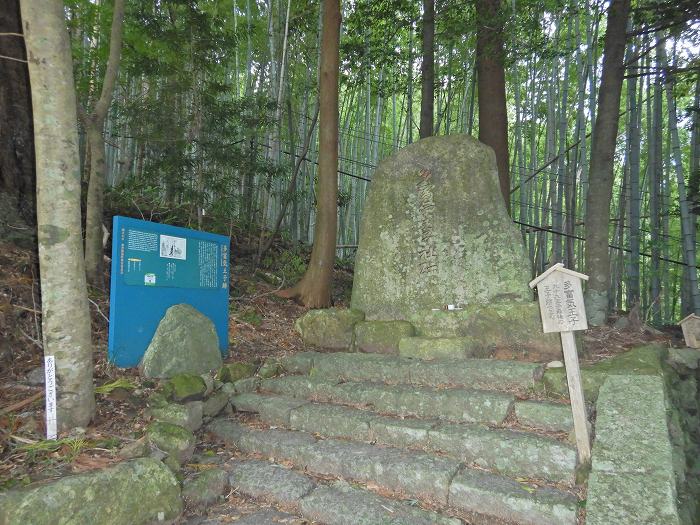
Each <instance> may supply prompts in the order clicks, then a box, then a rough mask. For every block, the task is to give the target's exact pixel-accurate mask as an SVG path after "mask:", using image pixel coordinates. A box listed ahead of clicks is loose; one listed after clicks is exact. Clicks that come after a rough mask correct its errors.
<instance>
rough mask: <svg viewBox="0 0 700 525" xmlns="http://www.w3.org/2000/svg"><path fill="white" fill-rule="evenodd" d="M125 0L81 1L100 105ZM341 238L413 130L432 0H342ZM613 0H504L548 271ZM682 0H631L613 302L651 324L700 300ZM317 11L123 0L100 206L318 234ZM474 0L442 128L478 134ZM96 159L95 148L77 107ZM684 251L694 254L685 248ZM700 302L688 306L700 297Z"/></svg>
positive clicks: (449, 60)
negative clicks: (425, 19)
mask: <svg viewBox="0 0 700 525" xmlns="http://www.w3.org/2000/svg"><path fill="white" fill-rule="evenodd" d="M112 6H113V2H107V1H106V0H97V1H93V0H90V1H88V0H71V1H70V2H69V5H68V7H67V18H68V24H69V29H70V35H71V39H72V45H73V57H74V65H75V71H76V81H77V89H78V97H79V99H80V101H81V103H82V106H83V107H86V108H90V107H94V106H95V104H96V103H97V102H98V101H99V99H100V90H101V87H102V84H103V83H104V79H105V78H107V77H106V76H105V73H106V70H107V69H108V68H107V64H108V55H109V47H110V46H109V41H110V28H111V23H112V15H113V12H112V9H113V8H112ZM342 8H343V21H342V26H341V68H340V76H341V80H340V93H339V100H340V116H339V132H340V144H339V169H338V184H339V194H338V236H337V245H338V250H337V255H338V257H341V258H344V259H348V260H351V259H352V256H353V253H354V249H355V247H356V245H357V241H358V234H359V222H360V217H361V214H362V206H363V202H364V198H365V195H366V193H367V190H368V188H369V186H370V185H371V179H372V173H373V170H374V168H375V166H376V165H377V164H378V163H379V162H380V161H381V159H382V158H384V157H386V156H388V155H390V154H391V153H392V152H394V151H396V150H397V149H399V148H401V147H403V146H405V145H407V144H409V143H411V142H413V141H416V140H418V136H419V129H418V128H419V117H420V109H421V61H422V57H421V34H422V30H423V27H422V14H423V4H422V3H421V2H418V1H417V0H354V1H348V2H343V3H342ZM607 9H608V3H607V2H605V1H602V0H600V1H594V0H586V1H582V2H573V1H550V0H539V1H530V0H528V1H515V0H514V1H513V2H507V3H503V4H501V16H502V20H501V21H502V23H503V27H504V30H503V35H504V40H505V42H504V44H505V50H506V56H505V73H506V94H507V111H508V144H509V161H510V162H509V164H510V181H511V182H510V186H511V192H510V196H511V214H512V217H513V220H514V221H516V223H517V224H518V225H519V226H520V228H521V231H522V235H523V238H524V240H525V244H526V247H527V251H528V253H529V256H530V258H531V260H532V262H533V265H534V271H535V272H536V273H539V272H541V271H542V270H543V269H544V268H546V267H547V266H548V265H549V264H551V263H553V262H556V261H563V262H564V263H565V264H566V265H567V266H568V267H570V268H573V269H578V270H581V271H582V270H583V253H584V249H585V242H586V240H585V224H584V222H585V215H586V196H587V192H588V180H589V179H588V175H589V162H590V151H591V141H592V133H593V128H594V127H593V123H594V122H595V119H596V111H597V109H598V107H597V98H598V89H599V85H600V74H601V68H602V61H603V58H604V57H603V36H604V34H605V32H606V12H607ZM692 9H693V8H692V4H691V6H690V7H688V5H685V4H684V3H683V2H681V3H680V4H678V5H675V7H674V8H673V9H669V8H668V6H666V4H664V3H662V2H651V1H648V2H645V1H643V0H640V1H639V2H633V4H632V16H631V17H630V20H629V24H628V36H627V45H626V52H625V66H626V70H625V71H626V75H625V80H624V84H623V88H622V96H621V101H620V125H619V130H618V136H617V143H616V147H615V154H614V166H615V168H614V170H615V180H614V190H613V199H612V202H611V214H610V217H609V239H610V254H611V274H612V285H611V289H610V294H609V299H610V305H609V306H610V309H611V311H615V310H629V309H631V308H633V307H635V306H637V305H638V308H639V312H640V315H641V316H642V317H644V318H645V319H646V320H647V321H650V322H653V323H655V324H661V323H671V322H677V320H678V319H679V318H681V317H682V316H683V315H684V314H685V313H687V312H689V311H694V310H695V309H696V308H697V306H699V305H700V303H699V302H698V301H700V299H698V297H697V295H698V291H697V271H696V267H695V264H696V263H695V247H696V229H697V220H696V215H695V214H696V213H697V212H698V201H699V200H700V195H699V193H700V169H699V166H700V111H699V108H700V75H699V74H698V50H699V49H700V34H699V32H698V28H700V24H699V23H698V21H697V19H696V18H695V16H694V15H695V14H694V13H692V12H691V13H690V14H689V13H688V12H687V11H688V10H690V11H692ZM320 15H321V13H320V9H319V3H318V2H316V1H315V2H307V1H306V0H303V1H302V0H168V1H153V2H151V1H148V2H127V3H126V12H125V15H124V22H123V42H124V43H123V47H122V53H121V64H120V68H119V75H118V78H117V81H116V89H115V91H114V99H113V102H112V104H111V107H110V110H109V112H108V114H107V115H106V118H105V122H104V141H105V144H106V154H105V166H106V169H105V178H106V179H105V180H106V184H107V187H108V189H107V200H106V202H107V205H108V206H112V207H114V208H115V209H122V210H123V209H124V208H128V209H130V210H131V211H132V212H133V213H135V214H141V215H143V216H144V217H145V218H147V219H148V218H151V219H156V220H160V221H170V222H176V223H179V224H184V225H190V226H194V227H200V228H202V227H206V228H208V229H213V230H218V231H221V232H224V233H227V234H231V235H232V236H233V237H234V246H235V243H236V238H238V237H242V236H244V235H248V236H254V237H256V238H257V241H256V242H255V243H252V244H253V245H254V246H253V248H252V249H254V250H256V252H257V260H258V261H259V262H260V263H261V264H264V263H265V257H266V252H267V249H268V248H269V245H270V239H271V237H272V236H274V235H276V234H281V235H282V236H284V237H286V238H288V239H289V240H291V241H293V242H295V243H311V242H312V241H313V234H314V225H315V211H314V209H315V191H314V190H315V184H316V169H317V156H318V136H317V133H318V130H317V120H318V79H317V71H318V60H319V38H320V21H321V16H320ZM476 24H477V20H476V17H475V10H474V7H473V5H472V3H471V2H462V1H456V0H442V1H438V2H437V3H436V4H435V37H434V38H435V40H434V45H435V72H434V73H435V77H434V87H435V98H434V117H433V126H434V130H433V131H434V134H450V133H469V134H474V135H477V133H478V114H479V108H478V103H477V99H478V97H477V95H478V92H477V78H476V74H475V71H476V42H475V40H476V36H475V35H476V28H475V26H476ZM83 129H84V133H83V135H82V137H83V141H82V143H83V146H84V147H83V152H82V158H83V165H84V171H85V173H86V178H87V173H88V172H89V171H90V169H89V166H90V164H91V158H90V157H91V156H92V155H94V153H93V152H92V151H91V150H92V149H93V148H91V147H88V146H87V145H88V142H89V141H88V137H87V135H88V132H89V128H88V127H87V126H83ZM688 263H690V264H688ZM694 305H695V306H694Z"/></svg>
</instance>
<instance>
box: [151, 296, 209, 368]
mask: <svg viewBox="0 0 700 525" xmlns="http://www.w3.org/2000/svg"><path fill="white" fill-rule="evenodd" d="M219 366H221V350H220V349H219V337H218V336H217V334H216V328H215V327H214V323H212V322H211V320H210V319H209V318H208V317H207V316H206V315H204V314H203V313H201V312H200V311H199V310H197V309H196V308H194V307H192V306H190V305H188V304H176V305H175V306H171V307H170V308H168V310H167V311H166V312H165V316H164V317H163V319H162V320H161V321H160V323H159V324H158V328H157V329H156V333H155V335H154V336H153V339H152V340H151V343H150V344H149V345H148V348H147V349H146V353H145V354H144V356H143V358H142V360H141V363H140V364H139V370H140V371H141V374H143V375H144V376H145V377H159V378H167V377H172V376H174V375H176V374H182V373H191V374H203V373H205V372H209V371H210V370H216V369H217V368H219Z"/></svg>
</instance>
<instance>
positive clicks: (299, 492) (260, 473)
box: [229, 459, 463, 525]
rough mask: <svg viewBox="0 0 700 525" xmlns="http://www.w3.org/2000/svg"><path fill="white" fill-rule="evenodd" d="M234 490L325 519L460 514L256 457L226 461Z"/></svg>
mask: <svg viewBox="0 0 700 525" xmlns="http://www.w3.org/2000/svg"><path fill="white" fill-rule="evenodd" d="M229 479H230V483H231V486H232V487H234V488H235V490H236V491H237V492H238V493H240V494H243V495H244V496H248V497H251V498H254V499H257V500H262V501H265V502H267V503H272V504H274V505H276V506H279V507H281V508H283V509H285V510H291V511H293V512H294V513H298V514H301V515H302V516H303V517H304V518H305V519H307V520H309V521H313V522H320V523H325V524H327V525H375V524H377V523H382V524H384V523H386V524H387V525H431V524H439V525H460V524H461V523H463V522H462V521H461V520H459V519H456V518H451V517H447V516H442V515H440V514H438V513H436V512H432V511H428V510H423V509H421V508H420V507H416V506H414V505H411V503H409V502H405V501H401V500H394V499H390V498H386V497H383V496H379V495H377V494H375V493H373V492H370V491H369V490H366V489H363V488H358V487H352V486H350V485H349V484H348V483H346V482H335V483H330V484H324V483H323V482H319V481H318V480H316V479H314V478H313V477H311V476H308V475H306V474H302V473H300V472H297V471H295V470H292V469H290V468H287V467H284V466H282V465H279V464H275V463H270V462H269V461H262V460H257V459H245V460H238V461H235V462H233V463H232V465H231V474H230V478H229Z"/></svg>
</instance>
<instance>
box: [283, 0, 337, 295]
mask: <svg viewBox="0 0 700 525" xmlns="http://www.w3.org/2000/svg"><path fill="white" fill-rule="evenodd" d="M322 9H323V33H322V38H321V61H320V79H319V112H320V116H319V139H318V142H319V153H318V193H317V213H316V228H315V231H314V245H313V249H312V251H311V261H309V266H308V268H307V269H306V273H305V274H304V277H302V279H301V281H299V282H298V283H297V284H296V285H295V286H294V287H292V288H290V289H287V290H284V291H282V292H280V295H282V296H283V297H291V298H297V299H298V300H299V301H300V302H301V303H302V304H304V305H306V306H309V307H311V308H324V307H328V306H330V305H331V280H332V277H333V264H334V262H335V242H336V230H337V222H338V69H339V64H340V54H339V46H340V0H324V1H323V3H322Z"/></svg>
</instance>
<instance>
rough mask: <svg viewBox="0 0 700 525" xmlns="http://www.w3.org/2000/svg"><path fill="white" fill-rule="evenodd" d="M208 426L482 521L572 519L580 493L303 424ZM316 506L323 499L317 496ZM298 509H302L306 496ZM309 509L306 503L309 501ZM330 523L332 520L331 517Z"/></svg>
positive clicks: (280, 455)
mask: <svg viewBox="0 0 700 525" xmlns="http://www.w3.org/2000/svg"><path fill="white" fill-rule="evenodd" d="M208 430H209V431H210V432H211V433H212V434H214V435H215V436H217V437H218V438H220V439H222V440H224V441H225V442H227V443H228V444H230V445H233V446H236V447H237V448H238V449H239V450H240V451H241V452H243V453H246V454H259V455H261V456H263V457H266V458H274V459H275V460H285V461H289V462H291V463H292V464H293V465H294V466H295V467H297V468H299V469H304V470H306V471H308V472H311V473H314V474H316V475H319V476H328V477H335V478H341V479H343V480H346V481H354V482H360V483H366V484H370V485H372V486H374V487H376V488H378V489H379V490H381V491H383V492H387V493H391V494H394V495H398V494H401V495H402V496H403V497H408V498H414V499H417V500H419V501H421V502H423V503H426V504H431V505H435V506H436V507H437V508H439V509H442V510H444V511H449V512H451V511H455V510H456V511H461V512H463V513H467V514H469V515H473V516H476V519H475V520H474V521H473V523H486V522H487V521H485V520H484V518H483V517H484V516H485V517H486V518H485V519H486V520H491V521H490V522H491V523H493V521H492V520H493V519H500V520H504V521H506V522H509V523H516V524H519V525H575V524H576V522H577V500H576V497H575V496H573V495H572V494H569V493H568V492H564V491H561V490H557V489H553V488H548V487H545V488H540V487H538V486H536V485H534V484H531V483H519V482H518V481H515V480H512V479H509V478H506V477H503V476H500V475H497V474H492V473H489V472H485V471H479V470H474V469H469V468H465V466H464V465H463V464H462V463H460V462H459V461H457V460H455V459H451V458H448V457H441V456H437V455H431V454H428V453H425V452H421V451H415V450H411V451H405V450H399V449H396V448H385V447H381V446H377V445H370V444H367V443H356V442H348V441H341V440H336V439H325V440H319V439H315V438H314V437H313V436H311V435H310V434H306V433H303V432H294V431H286V430H256V429H252V428H248V427H246V426H243V425H240V424H239V423H236V422H234V421H231V420H224V419H217V420H215V421H213V422H212V423H211V424H210V425H209V426H208ZM313 494H314V493H313V492H312V493H311V495H310V496H313ZM307 497H308V496H307ZM320 499H321V498H320V497H319V500H320ZM332 504H333V503H326V504H325V506H330V505H332ZM338 504H339V503H338ZM339 505H340V504H339ZM319 506H321V507H323V506H324V504H323V503H319ZM347 508H352V506H350V507H347ZM301 509H302V512H305V511H304V500H302V502H301ZM306 512H309V513H310V512H311V511H310V510H308V508H307V510H306ZM325 512H328V513H329V514H326V515H324V516H326V519H329V518H328V516H331V514H330V513H331V512H332V509H326V510H325ZM320 516H321V515H320V514H319V517H320ZM321 520H323V518H321ZM328 523H335V522H333V521H330V519H329V521H328ZM338 523H354V522H351V521H340V522H338ZM359 523H383V522H382V521H381V520H379V521H377V520H375V521H374V522H359ZM389 523H397V524H398V523H407V524H408V523H413V522H411V521H408V520H405V521H398V522H389Z"/></svg>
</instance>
